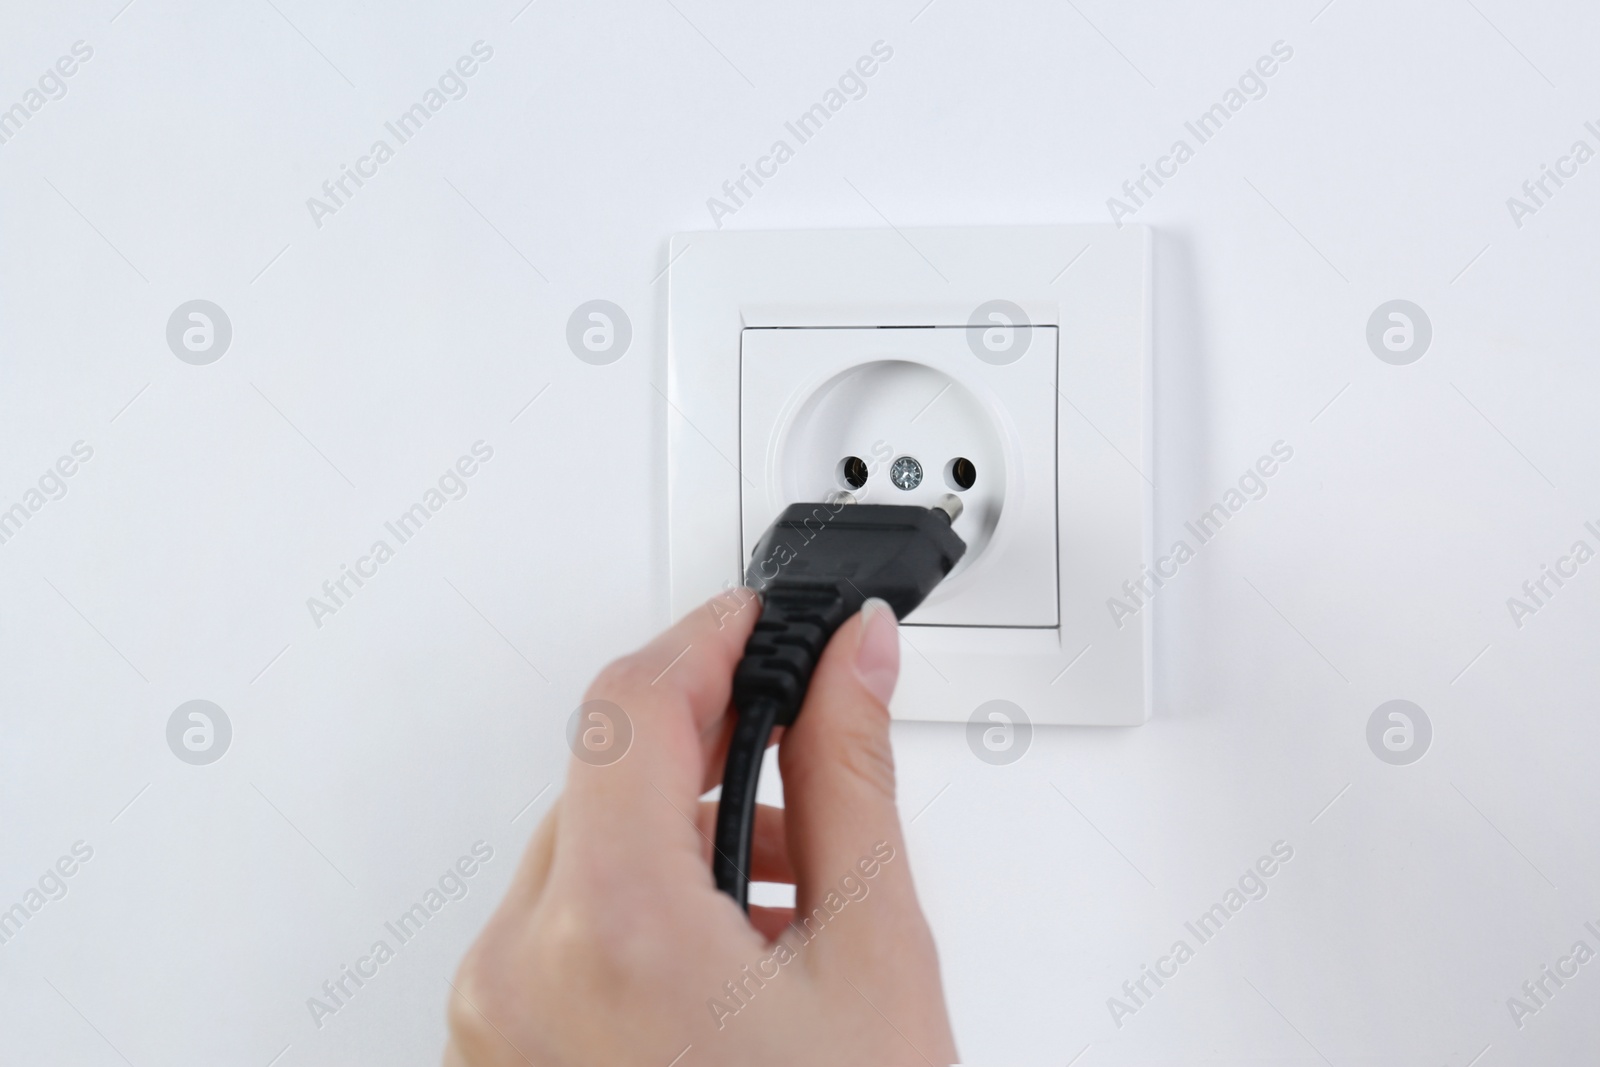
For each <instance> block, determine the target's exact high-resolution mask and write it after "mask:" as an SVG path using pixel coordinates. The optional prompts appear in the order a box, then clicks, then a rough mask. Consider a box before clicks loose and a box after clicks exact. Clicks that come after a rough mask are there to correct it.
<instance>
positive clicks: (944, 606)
mask: <svg viewBox="0 0 1600 1067" xmlns="http://www.w3.org/2000/svg"><path fill="white" fill-rule="evenodd" d="M1028 329H1029V330H1030V332H1031V333H1032V334H1033V336H1032V337H1031V338H1029V341H1028V343H1027V344H1026V345H1017V346H1016V347H1017V348H1020V349H1022V351H1021V353H1020V355H1019V356H1018V357H1017V358H1016V359H1014V360H1010V361H1008V362H1005V363H1000V364H994V363H986V362H984V361H982V360H980V359H977V358H975V357H974V355H973V350H972V347H971V343H972V339H971V338H970V337H969V333H970V332H976V331H969V330H968V329H967V328H963V327H937V328H932V329H918V328H904V327H901V328H887V329H773V328H770V327H755V328H750V329H746V330H744V331H743V338H742V345H741V359H740V390H739V410H740V421H739V426H740V433H739V455H740V469H741V470H742V471H743V472H744V473H745V476H746V478H747V479H748V481H747V483H746V484H745V485H744V486H743V489H742V494H741V499H740V512H741V521H742V528H743V532H744V549H745V551H746V552H748V550H749V546H751V545H754V544H755V543H756V542H757V541H758V540H760V538H761V535H762V533H764V532H765V531H766V528H767V527H768V526H769V525H771V524H772V520H773V519H775V518H777V516H778V513H779V512H781V511H782V510H783V509H784V508H785V507H786V506H788V505H789V504H791V503H793V502H794V501H797V500H825V499H827V498H828V496H829V495H830V494H831V493H833V492H837V491H840V490H843V491H847V492H849V493H850V494H851V495H852V496H854V497H855V498H856V500H857V501H859V502H861V503H864V504H865V503H873V504H920V505H921V506H923V507H932V506H933V504H934V503H935V502H936V501H937V500H938V499H939V498H940V497H941V496H943V495H945V494H946V493H952V492H953V493H955V494H956V495H957V496H959V497H960V498H961V503H962V508H963V510H962V512H961V517H960V518H959V519H957V520H956V522H955V524H954V528H955V531H956V533H958V534H960V535H961V539H962V540H963V541H965V542H966V543H967V553H966V555H965V556H963V557H962V558H961V561H960V562H959V563H957V564H956V567H955V569H954V570H952V571H951V572H950V574H949V575H948V576H947V577H946V578H945V580H944V581H943V582H941V583H940V584H939V586H938V588H936V589H934V591H933V592H932V593H931V594H929V596H928V599H927V600H926V601H924V602H923V604H922V606H921V607H919V608H917V610H916V611H914V612H912V613H911V614H910V615H908V616H907V617H906V618H905V619H904V620H903V621H904V622H905V623H906V625H909V626H919V625H920V626H1038V627H1053V626H1055V625H1057V623H1058V621H1059V614H1058V612H1057V604H1056V596H1057V586H1056V493H1055V488H1056V486H1055V465H1056V447H1055V446H1056V330H1055V328H1054V327H1028ZM979 343H980V344H981V340H980V341H979ZM851 459H857V460H860V461H861V462H862V463H863V464H865V467H866V474H867V477H866V480H865V481H863V482H860V484H857V480H858V479H857V478H856V477H852V476H851V474H850V472H849V471H847V470H845V466H846V465H847V464H848V462H849V460H851ZM958 460H965V461H966V462H967V464H969V465H970V467H971V474H972V482H971V484H970V485H968V486H966V487H963V486H962V485H960V484H959V482H957V481H956V479H955V476H954V473H953V471H952V470H951V468H952V467H953V465H954V464H955V463H956V462H957V461H958ZM897 463H901V464H904V465H905V466H904V468H903V469H904V470H905V471H906V472H907V473H908V475H910V473H911V472H915V474H914V476H915V477H916V484H915V485H914V486H910V487H907V486H906V484H905V481H904V480H896V479H895V478H894V476H893V472H894V470H895V465H896V464H897ZM906 480H909V478H907V479H906Z"/></svg>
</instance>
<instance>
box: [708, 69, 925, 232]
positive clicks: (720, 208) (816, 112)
mask: <svg viewBox="0 0 1600 1067" xmlns="http://www.w3.org/2000/svg"><path fill="white" fill-rule="evenodd" d="M893 58H894V49H893V48H892V47H890V46H889V45H888V44H887V43H885V42H883V41H874V42H872V49H871V54H870V55H864V56H862V57H861V58H859V59H857V60H856V61H855V64H854V65H853V66H851V67H847V68H846V69H845V72H844V73H843V74H841V75H839V80H838V81H837V82H836V83H835V86H834V87H829V89H828V90H827V91H826V92H824V93H823V94H822V99H821V101H819V102H818V103H815V104H812V105H811V106H810V107H808V108H807V109H806V110H804V111H802V112H801V113H800V115H799V117H797V118H796V119H794V120H793V121H792V122H785V123H784V124H783V128H784V129H785V130H786V131H788V133H789V135H790V136H791V137H793V138H794V142H795V143H794V144H793V145H791V144H790V143H789V141H788V139H787V138H783V137H779V138H778V139H777V140H775V141H773V142H772V147H771V148H769V149H767V154H766V155H764V156H761V157H759V158H758V159H757V160H756V161H755V165H754V166H753V167H752V166H751V165H750V164H748V163H741V164H739V174H738V175H737V176H736V177H733V178H729V179H728V180H727V181H725V182H723V183H722V197H716V196H711V197H707V198H706V210H707V211H709V212H710V213H711V222H712V224H713V225H714V226H716V228H717V229H719V230H720V229H722V220H723V219H725V218H727V217H728V216H730V215H734V214H737V213H738V211H739V209H740V208H742V207H744V206H745V204H746V203H748V202H749V201H750V199H751V198H752V197H753V196H755V191H754V190H752V189H751V188H750V184H751V183H754V184H755V187H756V189H760V188H761V187H762V186H763V185H765V184H767V180H768V179H771V178H775V177H777V176H778V168H779V167H781V166H783V165H784V164H785V163H787V162H789V160H791V159H793V158H794V153H795V147H796V146H798V145H803V144H805V143H806V142H807V141H809V140H811V138H813V137H815V136H816V135H817V134H819V133H821V132H822V127H823V126H824V125H826V124H827V122H828V120H829V119H831V118H833V116H835V115H837V114H838V113H839V112H840V111H842V110H844V106H845V104H847V103H848V102H849V101H851V100H860V99H861V98H862V97H864V96H866V95H867V79H868V78H870V77H872V76H873V75H874V74H876V73H878V68H879V65H880V64H883V63H887V62H889V60H891V59H893ZM847 94H848V95H847Z"/></svg>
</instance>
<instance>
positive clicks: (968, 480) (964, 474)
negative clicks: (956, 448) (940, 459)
mask: <svg viewBox="0 0 1600 1067" xmlns="http://www.w3.org/2000/svg"><path fill="white" fill-rule="evenodd" d="M944 480H945V483H946V484H947V485H949V486H950V488H952V489H954V490H956V491H957V492H964V491H966V490H968V489H971V488H972V486H973V484H974V483H975V482H977V480H978V468H977V466H976V465H975V464H974V463H973V462H972V460H970V459H968V458H967V457H965V456H957V457H956V458H955V459H953V460H951V461H950V462H949V463H948V464H947V465H946V466H945V469H944Z"/></svg>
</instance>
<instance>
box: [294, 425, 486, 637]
mask: <svg viewBox="0 0 1600 1067" xmlns="http://www.w3.org/2000/svg"><path fill="white" fill-rule="evenodd" d="M493 458H494V447H493V446H492V445H490V444H488V443H487V442H485V441H474V442H473V443H472V455H470V456H461V457H460V458H459V459H457V460H456V461H455V463H454V464H453V465H452V466H450V467H447V468H446V469H445V472H444V473H443V474H441V475H439V480H438V483H437V485H434V486H429V487H428V489H427V491H425V492H424V493H423V494H422V500H421V501H420V502H419V503H416V504H412V505H411V506H410V507H409V508H407V509H406V510H405V511H402V512H401V513H400V514H399V516H397V517H396V518H395V519H394V521H392V522H385V523H384V524H383V528H384V529H385V530H387V531H389V534H390V535H391V536H392V537H393V538H394V540H395V544H394V545H390V544H389V542H388V541H387V540H385V539H384V538H381V537H380V538H378V539H377V540H376V541H374V542H372V547H371V548H369V549H367V554H366V555H364V556H362V557H361V558H359V559H357V560H356V561H355V564H354V565H353V566H352V565H351V564H348V563H341V564H340V565H339V574H338V576H337V577H335V578H330V579H329V580H327V581H325V582H323V583H322V596H321V597H317V596H309V597H306V610H307V611H309V612H311V621H312V622H313V623H315V624H316V627H317V629H319V630H320V629H322V620H323V619H324V618H326V617H327V616H329V615H337V614H338V613H339V609H340V608H343V607H345V606H346V605H347V604H348V603H349V602H350V600H351V598H353V597H354V596H355V595H356V593H358V592H360V591H361V587H362V586H364V585H366V584H367V582H368V581H370V580H371V579H373V578H376V577H377V576H378V568H379V567H381V566H382V565H383V564H385V563H388V562H389V561H390V560H391V559H393V558H394V555H395V547H396V546H398V545H403V544H405V543H406V542H407V541H409V540H411V539H412V538H413V537H415V536H416V535H417V534H418V533H420V532H421V530H422V527H423V525H424V524H425V523H426V522H427V521H428V520H429V519H431V518H433V516H435V515H437V514H438V513H439V512H440V511H442V510H443V509H444V506H445V504H447V503H449V502H450V501H451V500H460V499H461V498H462V497H464V496H466V495H467V479H469V478H471V477H472V476H473V475H475V474H477V473H478V471H479V469H480V466H481V464H484V463H487V462H489V460H491V459H493ZM352 586H353V587H354V588H352Z"/></svg>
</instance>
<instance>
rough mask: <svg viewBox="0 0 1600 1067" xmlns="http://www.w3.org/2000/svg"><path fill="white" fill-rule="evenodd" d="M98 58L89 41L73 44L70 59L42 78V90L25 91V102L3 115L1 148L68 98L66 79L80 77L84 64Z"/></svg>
mask: <svg viewBox="0 0 1600 1067" xmlns="http://www.w3.org/2000/svg"><path fill="white" fill-rule="evenodd" d="M93 58H94V46H93V45H91V44H89V43H88V42H87V41H73V42H72V50H71V54H70V55H65V56H62V57H61V58H60V59H57V60H56V61H55V63H54V64H52V65H51V66H48V67H46V68H45V70H44V73H43V74H41V75H39V79H38V86H39V87H38V88H37V89H34V88H28V89H25V90H23V93H22V99H20V100H18V101H17V102H16V103H15V104H12V105H11V106H10V107H8V108H6V109H5V110H3V111H0V144H7V143H9V142H10V141H11V139H12V138H13V137H15V136H16V135H17V134H19V133H21V132H22V127H23V126H25V125H27V123H28V120H29V119H31V118H33V116H34V115H37V114H38V113H39V112H40V111H42V110H43V109H44V106H45V105H46V104H48V103H49V102H50V101H52V100H60V99H61V98H62V97H64V96H66V95H67V82H66V79H68V78H70V77H72V76H73V75H74V74H76V73H78V68H79V66H80V65H81V64H84V63H87V62H89V60H91V59H93Z"/></svg>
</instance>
